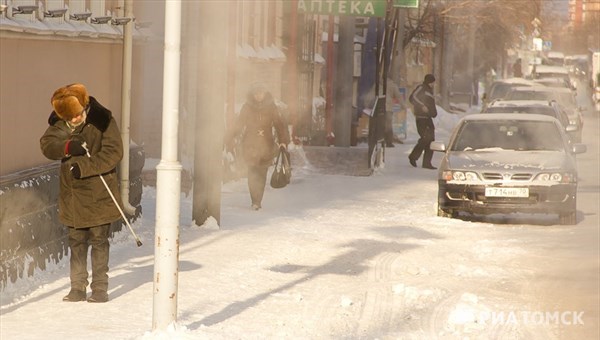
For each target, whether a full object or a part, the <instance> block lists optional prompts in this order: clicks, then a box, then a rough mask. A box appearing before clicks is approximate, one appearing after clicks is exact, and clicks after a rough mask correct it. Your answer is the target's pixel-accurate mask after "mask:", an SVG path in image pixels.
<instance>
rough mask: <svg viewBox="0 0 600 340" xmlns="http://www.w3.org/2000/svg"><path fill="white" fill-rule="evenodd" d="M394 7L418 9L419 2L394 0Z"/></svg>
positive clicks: (416, 0) (417, 0) (414, 0)
mask: <svg viewBox="0 0 600 340" xmlns="http://www.w3.org/2000/svg"><path fill="white" fill-rule="evenodd" d="M394 7H402V8H419V0H394Z"/></svg>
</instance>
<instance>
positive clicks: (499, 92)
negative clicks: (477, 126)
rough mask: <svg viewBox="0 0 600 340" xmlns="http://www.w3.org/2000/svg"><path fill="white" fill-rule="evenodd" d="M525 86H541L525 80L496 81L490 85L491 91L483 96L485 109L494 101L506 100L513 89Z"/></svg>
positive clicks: (508, 79)
mask: <svg viewBox="0 0 600 340" xmlns="http://www.w3.org/2000/svg"><path fill="white" fill-rule="evenodd" d="M523 86H539V84H537V83H536V82H533V81H531V80H528V79H523V78H507V79H500V80H496V81H494V82H493V83H492V85H490V88H489V91H487V92H486V93H484V94H483V108H485V107H486V106H487V104H488V103H491V102H492V101H494V100H497V99H502V98H504V96H506V95H507V94H508V92H510V90H511V89H513V88H515V87H523Z"/></svg>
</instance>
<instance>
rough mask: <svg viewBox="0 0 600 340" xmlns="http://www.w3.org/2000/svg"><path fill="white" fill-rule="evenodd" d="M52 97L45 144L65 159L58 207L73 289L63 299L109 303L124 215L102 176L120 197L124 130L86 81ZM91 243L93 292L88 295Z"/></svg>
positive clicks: (46, 149)
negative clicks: (115, 238) (113, 249)
mask: <svg viewBox="0 0 600 340" xmlns="http://www.w3.org/2000/svg"><path fill="white" fill-rule="evenodd" d="M50 102H51V104H52V107H53V108H54V111H53V112H52V113H51V114H50V117H49V118H48V124H49V126H48V128H47V129H46V132H45V133H44V135H43V136H42V137H41V139H40V147H41V150H42V153H43V154H44V156H46V157H47V158H49V159H52V160H60V161H61V164H60V192H59V200H58V212H59V219H60V221H61V222H62V223H63V224H64V225H66V226H67V227H68V229H69V231H68V240H69V248H70V250H71V257H70V279H71V290H70V292H69V294H67V295H66V296H65V297H64V298H63V301H69V302H75V301H85V300H86V299H87V301H88V302H106V301H108V258H109V248H110V244H109V241H108V237H109V233H110V225H111V223H112V222H114V221H116V220H118V219H120V217H121V215H120V213H119V210H118V208H117V207H116V205H115V203H114V202H113V200H112V198H111V197H110V193H109V192H108V190H107V189H106V187H105V186H104V184H103V183H102V180H101V178H100V175H102V176H103V177H104V179H105V180H106V182H107V184H108V186H109V187H110V188H111V191H112V193H113V195H114V196H115V197H116V198H117V199H118V200H120V197H121V196H120V195H118V181H117V172H116V167H117V164H118V163H119V161H120V160H121V158H122V157H123V144H122V141H121V134H120V132H119V129H118V127H117V123H116V122H115V119H114V118H113V117H112V114H111V112H110V111H109V110H108V109H106V108H105V107H103V106H102V105H101V104H100V103H98V101H97V100H96V99H95V98H94V97H91V96H89V95H88V92H87V89H86V88H85V86H84V85H82V84H71V85H67V86H64V87H61V88H59V89H57V90H56V91H55V92H54V94H53V95H52V98H51V100H50ZM87 150H89V154H90V157H88V155H87ZM90 247H91V248H92V250H91V262H92V284H91V285H90V287H91V289H92V294H91V295H90V297H87V293H86V289H87V286H88V283H89V282H88V271H87V256H88V249H89V248H90Z"/></svg>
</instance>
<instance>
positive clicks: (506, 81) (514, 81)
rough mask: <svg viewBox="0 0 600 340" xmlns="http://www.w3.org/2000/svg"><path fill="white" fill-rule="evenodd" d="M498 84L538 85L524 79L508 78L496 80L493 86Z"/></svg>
mask: <svg viewBox="0 0 600 340" xmlns="http://www.w3.org/2000/svg"><path fill="white" fill-rule="evenodd" d="M496 83H502V84H524V85H525V84H530V85H532V86H533V85H537V83H536V82H534V81H531V80H529V79H523V78H506V79H498V80H495V81H494V83H493V84H496Z"/></svg>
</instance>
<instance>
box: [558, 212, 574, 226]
mask: <svg viewBox="0 0 600 340" xmlns="http://www.w3.org/2000/svg"><path fill="white" fill-rule="evenodd" d="M558 218H559V220H560V224H562V225H575V224H577V213H576V212H575V211H571V212H568V213H564V214H560V215H558Z"/></svg>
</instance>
